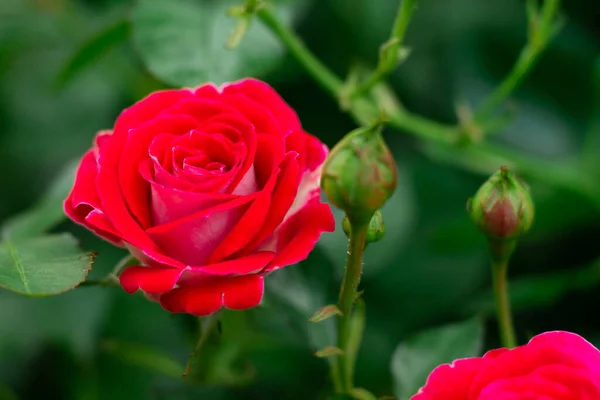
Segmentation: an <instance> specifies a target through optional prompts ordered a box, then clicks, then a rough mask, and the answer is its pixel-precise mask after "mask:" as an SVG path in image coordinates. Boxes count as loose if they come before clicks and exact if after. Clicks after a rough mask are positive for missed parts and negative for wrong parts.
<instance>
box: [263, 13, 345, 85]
mask: <svg viewBox="0 0 600 400" xmlns="http://www.w3.org/2000/svg"><path fill="white" fill-rule="evenodd" d="M256 15H257V16H258V18H260V20H261V21H262V22H263V23H264V24H265V25H266V26H267V27H268V28H269V29H271V30H272V31H273V33H275V35H277V37H278V38H279V40H281V41H282V42H283V44H284V45H285V46H286V47H287V48H288V50H289V51H290V53H292V55H293V56H294V57H296V59H297V60H298V61H299V62H300V63H301V64H302V66H304V68H305V69H306V70H307V71H308V73H309V74H310V75H311V76H312V77H313V78H315V80H316V81H317V83H319V84H320V85H321V86H322V87H323V89H325V90H327V91H328V92H329V93H331V94H333V95H334V96H337V95H338V93H339V92H340V90H341V89H342V86H343V82H342V80H341V79H340V78H338V77H337V76H336V75H335V74H334V73H333V72H331V71H330V70H329V69H328V68H327V67H326V66H325V65H323V63H321V61H320V60H319V59H318V58H316V57H315V56H314V55H313V54H312V53H311V52H310V50H308V49H307V48H306V46H305V45H304V43H302V42H301V41H300V39H299V38H298V37H297V36H296V35H295V34H294V33H293V32H292V31H290V30H289V29H288V28H287V27H286V26H285V25H283V24H282V23H281V22H280V21H279V20H278V19H277V17H276V16H275V15H274V14H273V12H272V11H271V9H270V8H269V7H266V6H265V7H260V8H259V9H258V10H257V12H256Z"/></svg>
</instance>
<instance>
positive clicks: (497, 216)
mask: <svg viewBox="0 0 600 400" xmlns="http://www.w3.org/2000/svg"><path fill="white" fill-rule="evenodd" d="M467 210H468V212H469V214H470V215H471V219H472V220H473V221H474V222H475V224H477V226H478V227H479V229H481V230H482V231H483V233H485V234H486V235H487V236H488V238H490V239H499V240H508V239H513V238H516V237H518V236H519V235H520V234H522V233H525V232H527V231H528V230H529V228H530V227H531V224H532V223H533V216H534V207H533V201H532V200H531V196H530V194H529V189H528V188H527V187H525V185H524V184H523V183H521V182H519V180H517V178H516V177H515V176H514V175H513V174H512V173H511V172H510V171H509V170H508V169H507V168H506V167H501V168H500V169H499V170H498V171H497V172H496V173H495V174H494V175H492V176H491V177H490V178H489V179H488V180H487V182H485V183H484V184H483V186H481V188H479V190H478V191H477V193H476V194H475V196H474V197H473V198H472V199H469V202H468V203H467Z"/></svg>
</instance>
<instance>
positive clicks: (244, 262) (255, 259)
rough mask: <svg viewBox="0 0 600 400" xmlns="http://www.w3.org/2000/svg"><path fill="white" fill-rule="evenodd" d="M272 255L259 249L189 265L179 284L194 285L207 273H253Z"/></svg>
mask: <svg viewBox="0 0 600 400" xmlns="http://www.w3.org/2000/svg"><path fill="white" fill-rule="evenodd" d="M274 257H275V253H273V252H271V251H259V252H257V253H253V254H250V255H247V256H242V257H236V258H234V259H231V260H227V261H221V262H219V263H215V264H208V265H201V266H190V267H189V268H188V271H186V273H185V274H184V276H182V277H181V279H180V281H179V286H194V285H195V283H194V282H197V281H198V279H204V278H206V276H207V275H217V276H228V275H248V274H254V273H257V272H259V271H261V270H262V269H264V268H265V267H266V266H267V264H269V263H270V262H271V260H273V258H274Z"/></svg>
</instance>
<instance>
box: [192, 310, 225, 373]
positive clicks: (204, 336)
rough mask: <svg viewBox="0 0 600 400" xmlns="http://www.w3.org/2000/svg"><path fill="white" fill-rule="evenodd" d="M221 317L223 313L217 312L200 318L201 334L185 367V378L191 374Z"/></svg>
mask: <svg viewBox="0 0 600 400" xmlns="http://www.w3.org/2000/svg"><path fill="white" fill-rule="evenodd" d="M220 315H221V313H220V312H218V311H217V312H215V313H213V314H211V315H209V316H207V317H202V318H198V330H199V332H200V334H199V335H198V342H196V346H194V349H193V350H192V352H191V353H190V356H189V357H188V361H187V364H186V366H185V371H184V372H183V377H186V376H187V375H188V374H189V373H190V370H191V369H192V364H193V363H194V361H195V360H196V359H197V358H198V355H199V354H200V350H202V346H204V343H206V341H207V340H208V337H209V336H210V332H211V331H212V330H213V328H214V327H215V325H216V323H217V322H218V321H219V316H220Z"/></svg>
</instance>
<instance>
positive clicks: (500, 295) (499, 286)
mask: <svg viewBox="0 0 600 400" xmlns="http://www.w3.org/2000/svg"><path fill="white" fill-rule="evenodd" d="M506 259H507V261H495V262H492V277H493V286H494V295H495V298H496V314H497V317H498V327H499V332H500V338H501V340H502V345H503V346H504V347H506V348H509V349H512V348H514V347H516V346H517V340H516V337H515V328H514V327H513V321H512V313H511V311H510V300H509V298H508V282H507V271H508V257H507V258H506Z"/></svg>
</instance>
